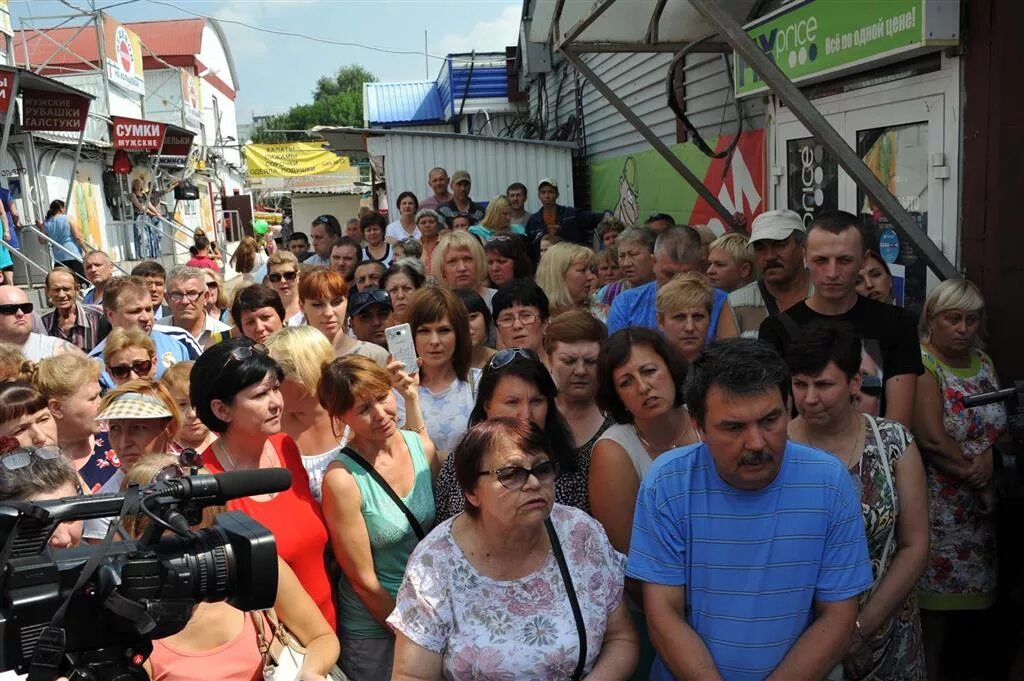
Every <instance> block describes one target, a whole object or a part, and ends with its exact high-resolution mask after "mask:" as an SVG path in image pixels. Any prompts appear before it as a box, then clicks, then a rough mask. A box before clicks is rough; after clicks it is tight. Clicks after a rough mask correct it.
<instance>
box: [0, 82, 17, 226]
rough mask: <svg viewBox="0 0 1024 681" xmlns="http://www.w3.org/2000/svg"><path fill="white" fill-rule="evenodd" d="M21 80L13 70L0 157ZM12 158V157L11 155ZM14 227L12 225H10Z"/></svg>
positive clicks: (8, 138) (7, 134) (12, 119)
mask: <svg viewBox="0 0 1024 681" xmlns="http://www.w3.org/2000/svg"><path fill="white" fill-rule="evenodd" d="M20 82H21V71H15V72H14V82H13V83H12V84H11V91H10V93H9V94H8V98H7V115H6V116H4V134H3V139H2V140H0V157H2V156H3V155H4V154H6V153H7V143H8V142H10V141H11V124H12V123H13V122H14V102H15V98H16V97H17V96H18V85H19V84H20ZM12 158H13V157H12ZM11 229H14V226H13V225H12V226H11Z"/></svg>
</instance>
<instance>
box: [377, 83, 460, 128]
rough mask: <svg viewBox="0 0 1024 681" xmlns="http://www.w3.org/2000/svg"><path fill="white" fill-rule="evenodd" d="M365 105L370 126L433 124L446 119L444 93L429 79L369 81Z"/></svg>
mask: <svg viewBox="0 0 1024 681" xmlns="http://www.w3.org/2000/svg"><path fill="white" fill-rule="evenodd" d="M363 101H364V107H365V111H366V119H367V122H368V123H370V124H371V125H373V124H376V125H387V124H398V123H432V122H439V121H443V120H444V111H443V109H442V108H441V95H440V93H439V92H438V89H437V84H436V83H435V82H433V81H430V80H423V81H413V82H407V83H366V87H365V90H364V99H363Z"/></svg>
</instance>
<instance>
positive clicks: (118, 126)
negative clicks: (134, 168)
mask: <svg viewBox="0 0 1024 681" xmlns="http://www.w3.org/2000/svg"><path fill="white" fill-rule="evenodd" d="M110 119H111V121H112V122H113V126H114V148H115V149H125V150H127V151H157V150H158V149H159V148H160V145H161V144H163V141H164V132H166V130H167V124H166V123H158V122H156V121H144V120H141V119H138V118H123V117H121V116H111V117H110Z"/></svg>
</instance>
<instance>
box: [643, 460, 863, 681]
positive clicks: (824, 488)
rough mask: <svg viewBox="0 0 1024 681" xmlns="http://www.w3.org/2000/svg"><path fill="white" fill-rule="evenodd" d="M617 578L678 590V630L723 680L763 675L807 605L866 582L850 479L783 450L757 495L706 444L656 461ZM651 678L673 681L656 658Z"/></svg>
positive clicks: (805, 621) (807, 619)
mask: <svg viewBox="0 0 1024 681" xmlns="http://www.w3.org/2000/svg"><path fill="white" fill-rule="evenodd" d="M626 574H628V575H629V576H630V577H633V578H635V579H639V580H641V581H644V582H651V583H655V584H665V585H671V586H685V587H686V622H687V624H688V625H689V626H690V627H692V628H693V630H694V631H695V632H696V633H697V634H698V635H699V636H700V637H701V639H702V640H703V641H704V644H705V645H706V646H707V648H708V652H710V654H711V657H712V658H713V659H714V661H715V665H716V667H717V668H718V672H719V674H721V676H722V678H723V679H725V680H726V681H748V680H753V679H758V680H760V679H763V678H765V677H766V676H768V675H769V674H771V672H772V671H773V670H774V669H775V668H776V667H777V666H778V665H779V663H780V662H781V661H782V659H783V658H784V657H785V655H786V653H788V652H789V650H790V648H792V646H793V644H794V643H795V642H796V640H797V639H798V638H799V637H800V636H801V634H803V632H804V630H806V629H807V627H808V626H809V625H810V624H811V622H812V621H813V619H814V602H815V601H816V600H818V601H840V600H845V599H847V598H852V597H854V596H856V595H858V594H860V593H861V592H863V591H865V590H866V589H867V588H868V587H870V586H871V582H872V577H871V565H870V563H869V562H868V550H867V542H866V539H865V533H864V521H863V519H862V516H861V509H860V502H859V500H858V499H857V495H856V493H855V492H854V489H853V485H852V483H851V482H850V475H849V473H847V471H845V470H844V469H843V466H842V463H841V462H840V461H839V460H838V459H837V458H836V457H834V456H832V455H830V454H827V453H825V452H822V451H820V450H817V449H812V448H810V447H806V446H803V445H800V444H797V443H794V442H789V443H788V445H787V447H786V452H785V454H784V456H783V462H782V466H781V468H780V469H779V473H778V475H777V476H776V477H775V480H773V481H772V482H771V484H769V485H768V486H767V487H765V488H764V489H761V490H756V491H742V490H738V489H735V488H733V487H731V486H729V485H728V484H726V483H725V482H724V481H723V480H722V479H721V477H719V475H718V471H717V469H716V468H715V466H714V462H713V460H712V458H711V454H710V452H709V451H708V448H707V445H705V444H696V445H691V446H689V447H686V448H682V449H677V450H675V451H672V452H668V453H666V454H663V455H662V456H660V457H658V459H657V460H656V461H655V463H654V465H653V466H652V467H651V469H650V471H649V472H648V473H647V475H646V476H645V477H644V480H643V483H642V484H641V487H640V493H639V496H638V498H637V507H636V515H635V518H634V522H633V537H632V543H631V545H630V551H629V563H628V565H627V568H626ZM650 678H651V679H652V680H667V679H672V676H671V674H670V673H669V672H668V670H667V669H666V667H665V665H664V663H662V661H661V660H660V659H658V660H657V661H656V662H655V664H654V667H653V668H652V670H651V677H650Z"/></svg>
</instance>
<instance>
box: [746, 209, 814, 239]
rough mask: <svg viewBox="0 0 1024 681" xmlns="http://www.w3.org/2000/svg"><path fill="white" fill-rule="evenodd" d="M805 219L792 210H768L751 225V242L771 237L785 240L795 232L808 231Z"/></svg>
mask: <svg viewBox="0 0 1024 681" xmlns="http://www.w3.org/2000/svg"><path fill="white" fill-rule="evenodd" d="M806 231H807V228H806V227H804V221H803V220H802V219H801V218H800V216H799V215H798V214H797V213H796V212H794V211H791V210H767V211H765V212H763V213H761V214H760V215H758V216H757V217H756V218H754V222H753V223H751V225H750V243H754V242H755V241H760V240H762V239H769V240H771V241H785V240H786V239H788V238H789V235H790V234H792V233H793V232H806Z"/></svg>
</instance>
